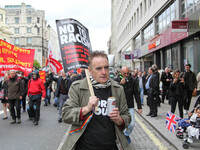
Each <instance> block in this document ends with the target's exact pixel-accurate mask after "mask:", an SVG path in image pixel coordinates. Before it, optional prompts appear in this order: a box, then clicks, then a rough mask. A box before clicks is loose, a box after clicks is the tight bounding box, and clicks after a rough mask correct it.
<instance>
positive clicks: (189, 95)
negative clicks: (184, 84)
mask: <svg viewBox="0 0 200 150" xmlns="http://www.w3.org/2000/svg"><path fill="white" fill-rule="evenodd" d="M185 92H186V99H185V101H184V109H185V110H189V108H190V103H191V99H192V93H193V90H192V91H191V90H186V91H185Z"/></svg>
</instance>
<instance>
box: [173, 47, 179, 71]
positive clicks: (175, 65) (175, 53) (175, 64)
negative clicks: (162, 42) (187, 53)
mask: <svg viewBox="0 0 200 150" xmlns="http://www.w3.org/2000/svg"><path fill="white" fill-rule="evenodd" d="M175 69H178V46H174V47H172V70H175Z"/></svg>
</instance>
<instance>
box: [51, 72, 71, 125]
mask: <svg viewBox="0 0 200 150" xmlns="http://www.w3.org/2000/svg"><path fill="white" fill-rule="evenodd" d="M51 77H52V80H53V81H55V82H57V89H56V92H55V97H58V104H59V106H58V108H59V114H58V122H59V123H60V122H62V119H61V113H62V107H63V105H64V103H65V102H66V100H67V99H68V91H69V88H70V86H71V83H72V82H71V80H70V78H68V77H67V76H66V73H65V72H64V70H62V71H61V76H60V77H59V78H55V77H53V76H52V75H51Z"/></svg>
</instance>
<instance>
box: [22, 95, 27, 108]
mask: <svg viewBox="0 0 200 150" xmlns="http://www.w3.org/2000/svg"><path fill="white" fill-rule="evenodd" d="M22 107H23V110H26V95H25V96H22Z"/></svg>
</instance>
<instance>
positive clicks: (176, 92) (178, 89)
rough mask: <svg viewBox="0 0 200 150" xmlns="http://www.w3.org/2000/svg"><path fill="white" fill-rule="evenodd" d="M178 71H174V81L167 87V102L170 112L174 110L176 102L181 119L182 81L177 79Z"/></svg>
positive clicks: (182, 101)
mask: <svg viewBox="0 0 200 150" xmlns="http://www.w3.org/2000/svg"><path fill="white" fill-rule="evenodd" d="M179 77H180V71H179V70H175V71H174V80H173V82H172V83H171V84H170V86H169V100H170V104H171V112H172V113H174V112H175V110H176V104H177V102H178V108H179V113H180V117H181V118H183V103H184V79H183V78H179Z"/></svg>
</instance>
